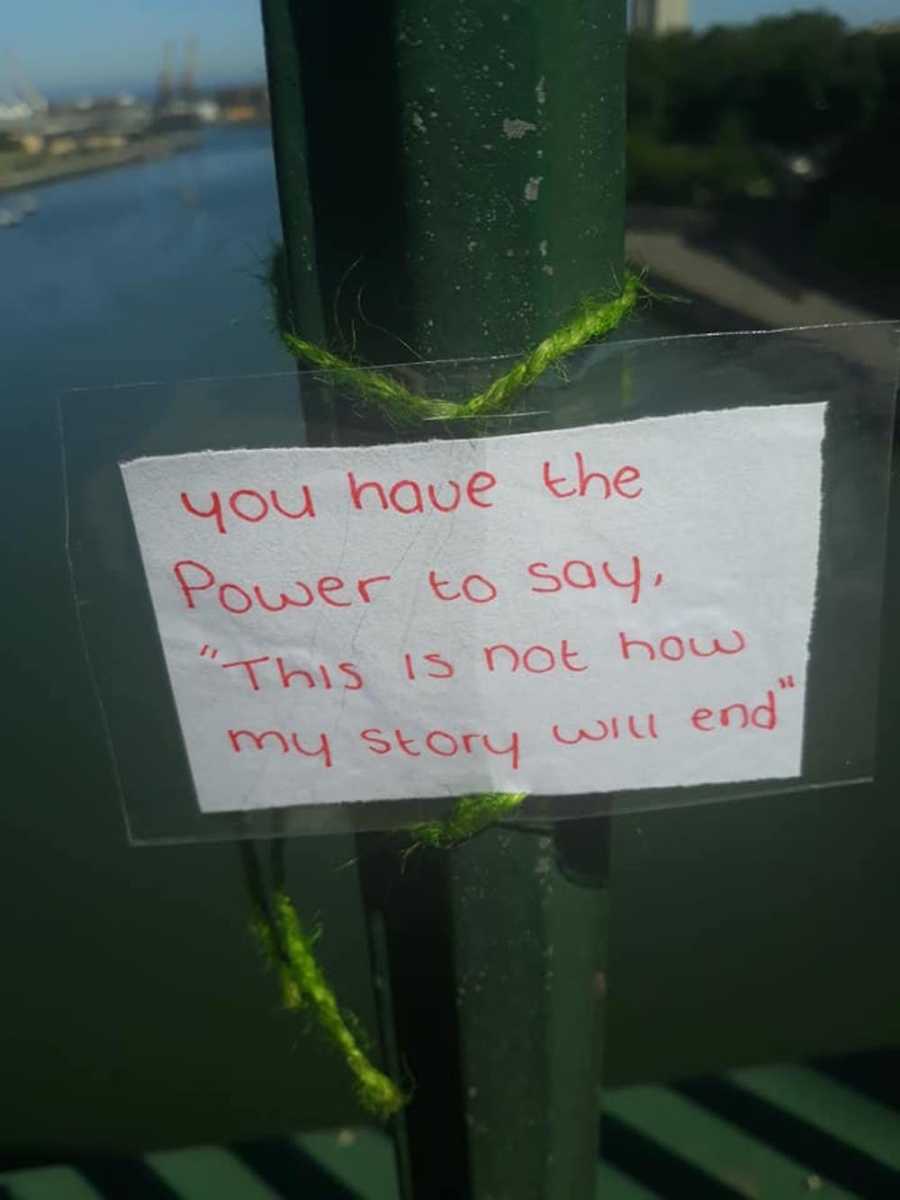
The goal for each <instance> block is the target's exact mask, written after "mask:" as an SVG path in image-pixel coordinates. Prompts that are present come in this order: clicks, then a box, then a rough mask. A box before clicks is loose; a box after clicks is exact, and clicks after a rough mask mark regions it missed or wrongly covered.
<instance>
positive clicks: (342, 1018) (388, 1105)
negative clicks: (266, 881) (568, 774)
mask: <svg viewBox="0 0 900 1200" xmlns="http://www.w3.org/2000/svg"><path fill="white" fill-rule="evenodd" d="M270 919H271V924H270V921H269V920H267V918H266V916H265V914H264V913H262V912H257V913H256V914H255V916H254V921H253V930H254V933H255V934H256V936H257V940H258V941H259V945H260V949H261V950H262V952H263V954H264V956H265V957H266V959H267V960H268V962H269V963H270V964H271V965H272V966H273V967H274V968H275V969H276V970H277V971H278V973H279V976H280V979H281V992H282V1003H283V1004H284V1007H285V1008H286V1009H287V1010H288V1011H289V1012H298V1011H301V1010H304V1009H308V1010H309V1011H310V1012H311V1014H312V1015H313V1017H314V1018H315V1020H316V1022H317V1023H318V1025H319V1028H320V1029H321V1030H322V1031H323V1032H324V1033H325V1035H326V1036H327V1038H328V1040H329V1041H330V1042H331V1043H332V1045H334V1046H335V1048H336V1049H337V1050H338V1052H339V1053H340V1055H341V1057H342V1058H343V1060H344V1062H345V1063H346V1064H347V1067H348V1068H349V1070H350V1073H351V1074H352V1076H353V1078H354V1081H355V1083H356V1091H357V1095H358V1097H359V1100H360V1103H361V1104H362V1106H363V1108H365V1109H366V1110H367V1111H368V1112H370V1113H372V1114H373V1115H374V1116H376V1117H380V1118H381V1119H382V1120H386V1119H387V1118H388V1117H390V1116H393V1114H394V1113H395V1112H398V1111H399V1110H400V1109H401V1108H402V1107H403V1105H404V1104H405V1103H406V1100H407V1097H406V1095H405V1094H404V1093H403V1092H402V1091H401V1089H400V1088H399V1087H398V1086H397V1084H395V1083H394V1081H393V1080H392V1079H390V1078H389V1077H388V1076H387V1075H385V1074H384V1073H383V1072H382V1071H379V1070H378V1068H377V1067H376V1066H374V1065H373V1064H372V1063H371V1062H370V1061H369V1058H368V1056H367V1055H366V1053H365V1051H364V1050H363V1048H362V1046H361V1045H360V1043H359V1039H358V1037H357V1036H356V1034H355V1033H354V1031H353V1030H352V1029H351V1027H350V1022H351V1020H352V1018H350V1017H348V1016H346V1015H345V1014H344V1013H343V1012H341V1009H340V1006H339V1004H338V1002H337V998H336V997H335V994H334V992H333V990H332V988H331V985H330V984H329V982H328V980H327V979H326V977H325V973H324V971H323V970H322V968H321V966H320V965H319V963H318V962H317V960H316V956H315V953H314V950H313V947H314V945H315V942H316V935H315V934H311V933H308V932H307V931H306V930H304V929H303V927H302V926H301V924H300V918H299V917H298V915H297V910H296V909H295V908H294V905H293V902H292V901H291V898H290V896H288V894H287V892H285V891H283V890H278V891H276V892H275V893H274V895H273V896H272V912H271V918H270Z"/></svg>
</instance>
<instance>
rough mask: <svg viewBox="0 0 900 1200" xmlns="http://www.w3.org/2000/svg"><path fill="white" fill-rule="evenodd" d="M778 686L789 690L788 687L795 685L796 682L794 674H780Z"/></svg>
mask: <svg viewBox="0 0 900 1200" xmlns="http://www.w3.org/2000/svg"><path fill="white" fill-rule="evenodd" d="M778 686H779V687H780V688H781V689H782V690H783V691H787V689H788V688H792V687H794V686H795V684H794V677H793V675H780V676H779V677H778Z"/></svg>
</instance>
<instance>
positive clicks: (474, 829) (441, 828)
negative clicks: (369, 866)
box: [409, 792, 527, 850]
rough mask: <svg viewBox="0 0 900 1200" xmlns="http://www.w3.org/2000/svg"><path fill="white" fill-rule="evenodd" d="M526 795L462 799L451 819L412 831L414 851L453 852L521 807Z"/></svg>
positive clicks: (426, 823)
mask: <svg viewBox="0 0 900 1200" xmlns="http://www.w3.org/2000/svg"><path fill="white" fill-rule="evenodd" d="M526 795H527V793H526V792H482V793H481V794H479V795H476V796H461V797H460V798H459V800H457V802H456V804H454V806H453V811H452V812H451V813H450V816H449V817H446V818H445V819H444V820H443V821H423V822H422V823H421V824H420V825H414V826H413V827H412V828H411V829H410V830H409V835H410V837H411V839H412V843H413V844H412V846H411V847H410V849H415V847H416V846H431V847H432V848H433V849H436V850H449V849H450V848H451V847H453V846H458V845H459V844H460V842H465V841H467V840H468V839H469V838H470V837H474V836H475V834H476V833H481V831H482V830H483V829H487V828H488V827H489V826H491V825H495V824H496V823H497V821H501V820H502V819H503V818H504V817H505V816H506V815H507V814H508V813H510V812H512V810H513V809H516V808H518V807H519V805H520V804H521V803H522V801H523V800H524V799H525V796H526Z"/></svg>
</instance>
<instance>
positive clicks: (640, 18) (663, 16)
mask: <svg viewBox="0 0 900 1200" xmlns="http://www.w3.org/2000/svg"><path fill="white" fill-rule="evenodd" d="M690 24H691V22H690V18H689V17H688V0H631V28H632V29H635V30H638V31H639V32H640V33H673V32H674V31H675V30H677V29H689V28H690Z"/></svg>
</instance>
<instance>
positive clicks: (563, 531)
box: [122, 404, 825, 812]
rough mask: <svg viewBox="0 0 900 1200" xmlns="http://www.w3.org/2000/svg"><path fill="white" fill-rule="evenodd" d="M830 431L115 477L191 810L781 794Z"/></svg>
mask: <svg viewBox="0 0 900 1200" xmlns="http://www.w3.org/2000/svg"><path fill="white" fill-rule="evenodd" d="M824 417H825V406H824V405H821V404H817V405H793V406H784V407H762V408H743V409H735V410H731V411H724V412H709V413H699V414H690V415H683V416H672V417H664V418H652V419H646V420H638V421H632V422H627V423H621V424H616V425H602V426H590V427H586V428H584V427H583V428H576V429H566V430H556V431H552V432H542V433H531V434H520V435H512V436H506V437H498V438H486V439H476V440H458V441H457V440H455V441H437V442H423V443H418V444H413V445H410V444H400V445H387V446H377V447H370V448H350V449H345V448H341V449H332V448H328V449H319V448H303V449H272V450H231V451H222V452H215V453H197V454H185V455H179V456H175V457H166V458H144V459H139V460H136V461H134V462H130V463H126V464H123V466H122V473H123V477H124V480H125V486H126V490H127V493H128V500H129V503H130V506H131V511H132V515H133V518H134V524H135V528H136V531H137V536H138V540H139V543H140V549H141V554H142V557H143V562H144V568H145V571H146V576H147V582H148V585H149V589H150V594H151V597H152V601H153V607H154V610H155V613H156V619H157V623H158V626H159V633H160V638H161V641H162V647H163V652H164V654H165V659H166V665H167V668H168V672H169V678H170V680H171V684H172V690H173V693H174V697H175V703H176V705H177V709H178V715H179V719H180V723H181V728H182V732H183V735H184V741H185V745H186V748H187V754H188V758H189V761H190V766H191V770H192V773H193V778H194V783H195V787H196V792H197V798H198V802H199V805H200V808H201V809H202V810H203V811H204V812H218V811H230V810H238V809H256V808H271V807H277V806H282V805H294V804H322V803H330V802H346V801H364V800H374V799H391V798H396V799H399V798H404V797H429V796H442V797H443V796H453V795H462V794H466V793H470V792H475V791H486V790H490V791H522V792H528V793H532V794H566V793H578V792H610V791H622V790H627V789H633V788H647V787H661V786H678V785H691V784H703V783H724V782H735V781H740V780H760V779H775V778H778V779H780V778H785V779H787V778H792V777H796V776H798V775H800V774H801V772H802V757H803V728H804V707H805V704H804V701H805V688H806V673H807V660H808V655H809V637H810V628H811V621H812V614H813V607H814V600H815V590H816V572H817V563H818V554H819V511H820V500H821V496H820V493H821V472H822V438H823V429H824Z"/></svg>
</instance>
